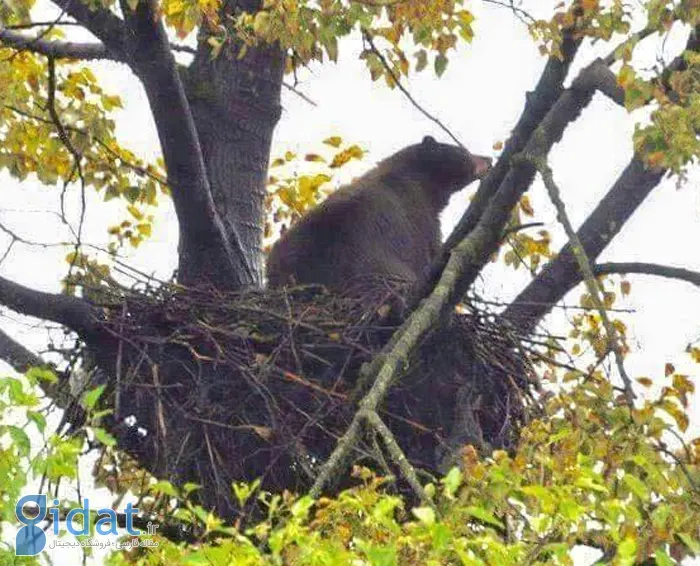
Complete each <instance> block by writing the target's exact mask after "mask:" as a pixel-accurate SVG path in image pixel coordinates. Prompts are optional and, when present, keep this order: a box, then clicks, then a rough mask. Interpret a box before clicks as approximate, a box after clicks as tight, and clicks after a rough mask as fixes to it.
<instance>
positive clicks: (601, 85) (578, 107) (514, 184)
mask: <svg viewBox="0 0 700 566" xmlns="http://www.w3.org/2000/svg"><path fill="white" fill-rule="evenodd" d="M596 91H601V92H603V93H604V94H606V95H608V96H611V97H612V98H613V99H614V101H615V102H616V103H622V101H623V99H624V91H623V90H622V89H621V88H620V87H619V86H618V85H617V82H616V79H615V75H614V74H613V73H612V72H611V71H610V70H609V69H608V67H607V66H606V65H605V64H604V63H603V62H602V61H601V60H596V61H594V62H593V63H591V64H590V65H589V66H588V67H586V68H585V69H584V70H583V71H581V73H580V74H579V75H578V76H577V77H576V79H575V80H574V82H573V83H572V85H571V87H570V88H568V89H566V90H565V91H564V92H563V93H562V94H561V96H560V97H559V99H558V100H557V101H556V103H555V104H554V106H553V107H552V108H551V110H550V111H549V112H548V113H547V115H546V116H545V117H544V119H543V120H542V121H541V123H540V124H539V125H538V126H537V128H536V129H535V131H534V132H533V133H532V135H531V136H530V139H529V140H528V142H527V144H526V145H525V147H524V149H523V151H522V153H523V154H525V155H528V156H541V157H545V156H547V155H548V154H549V152H550V150H551V149H552V147H553V146H554V144H555V143H557V142H558V141H559V140H560V139H561V138H562V136H563V134H564V131H565V130H566V128H567V127H568V126H569V124H571V123H572V122H573V121H574V120H576V119H577V118H578V117H579V115H580V114H581V112H582V111H583V109H584V108H585V107H586V106H588V104H589V103H590V101H591V99H592V98H593V95H594V93H595V92H596ZM535 174H536V168H535V166H534V165H533V164H532V163H531V162H530V161H528V160H523V159H511V168H510V170H509V171H508V173H507V174H506V176H505V178H504V179H503V182H502V183H501V186H500V187H499V189H498V191H497V192H496V194H495V195H494V196H493V197H492V198H491V199H490V201H489V202H488V204H487V206H486V208H485V209H484V212H483V213H482V216H481V218H480V219H479V221H478V222H477V223H476V225H475V226H474V228H473V229H472V230H471V231H470V232H469V236H468V238H469V237H471V235H472V233H476V232H478V234H476V235H475V240H479V241H480V245H483V246H484V249H483V250H481V251H479V253H478V254H477V255H478V258H479V260H478V262H476V263H472V264H471V265H468V266H465V269H464V270H463V272H462V273H461V274H460V280H459V282H458V283H457V285H456V286H455V289H454V292H455V293H457V295H458V296H459V297H461V296H462V295H463V294H464V293H465V292H466V290H467V289H468V288H469V287H470V286H471V284H472V283H474V281H475V280H476V278H477V276H478V275H479V273H480V272H481V269H482V268H483V267H484V265H485V264H486V262H487V261H488V259H489V257H490V256H491V254H493V253H494V252H495V251H496V250H497V249H498V246H499V244H500V242H501V240H502V234H503V229H504V227H505V225H506V224H507V222H508V220H509V218H510V214H511V211H512V210H513V207H515V205H516V204H517V203H518V201H519V200H520V197H521V196H522V195H523V194H524V193H525V192H526V191H527V190H528V188H529V187H530V185H531V184H532V181H533V180H534V177H535ZM468 238H467V239H468ZM463 241H464V240H463ZM445 249H448V250H449V253H450V254H452V253H453V252H454V249H455V248H452V249H450V248H449V241H448V243H447V244H446V246H445ZM482 251H483V252H484V253H482ZM474 259H476V257H475V258H474Z"/></svg>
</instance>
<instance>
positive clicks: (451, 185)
mask: <svg viewBox="0 0 700 566" xmlns="http://www.w3.org/2000/svg"><path fill="white" fill-rule="evenodd" d="M489 165H490V160H489V159H488V158H484V157H479V156H475V155H471V154H470V153H468V152H467V151H466V150H464V149H462V148H460V147H457V146H453V145H448V144H442V143H438V142H436V141H435V140H434V139H433V138H431V137H426V138H425V139H423V141H422V142H421V143H419V144H415V145H411V146H408V147H406V148H404V149H402V150H401V151H399V152H397V153H395V154H394V155H392V156H391V157H388V158H387V159H385V160H384V161H382V162H381V163H379V165H377V167H375V168H374V169H372V170H371V171H369V172H368V173H366V174H365V175H363V176H362V177H360V178H359V179H356V180H355V181H353V182H352V183H350V184H349V185H346V186H345V187H342V188H341V189H339V190H338V191H337V192H336V193H334V194H332V195H331V196H330V197H328V199H326V200H325V201H324V202H323V203H321V204H320V205H319V206H318V207H316V208H315V209H314V210H312V211H311V212H310V213H309V214H307V215H306V216H305V217H304V218H302V219H301V220H299V221H298V222H297V223H296V224H295V225H294V227H293V228H291V229H290V230H289V231H287V232H286V233H285V234H284V235H283V236H282V238H280V240H279V241H278V242H277V243H276V244H275V245H274V247H273V248H272V251H271V252H270V255H269V257H268V259H267V276H268V281H269V284H270V285H272V286H281V285H289V284H307V283H318V284H322V285H326V286H327V287H328V288H329V289H332V290H334V291H343V290H346V289H348V287H349V286H351V285H353V284H354V283H356V282H357V281H358V280H361V279H364V278H373V279H375V278H384V279H394V280H401V281H408V282H414V281H416V280H417V279H418V278H419V277H420V276H421V275H422V274H423V273H424V271H425V270H426V269H427V268H428V267H429V266H430V263H431V261H432V260H433V258H434V257H435V255H436V254H437V252H438V251H439V249H440V219H439V214H440V211H441V210H442V209H443V208H444V207H445V205H446V204H447V201H448V200H449V198H450V195H452V194H453V193H454V192H456V191H458V190H460V189H462V188H463V187H465V186H466V185H468V184H469V183H471V182H472V181H473V180H474V179H476V178H479V177H481V176H483V174H484V173H485V172H486V171H487V170H488V167H489Z"/></svg>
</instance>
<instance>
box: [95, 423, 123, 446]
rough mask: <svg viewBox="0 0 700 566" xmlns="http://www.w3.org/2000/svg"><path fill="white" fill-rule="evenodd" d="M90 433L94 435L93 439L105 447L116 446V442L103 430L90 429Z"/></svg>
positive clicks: (97, 428)
mask: <svg viewBox="0 0 700 566" xmlns="http://www.w3.org/2000/svg"><path fill="white" fill-rule="evenodd" d="M92 432H93V433H94V434H95V438H96V439H97V440H98V441H99V442H100V443H102V444H104V445H105V446H116V444H117V440H116V439H115V438H114V437H113V436H112V435H111V434H109V433H108V432H107V431H106V430H105V429H103V428H100V427H95V428H93V429H92Z"/></svg>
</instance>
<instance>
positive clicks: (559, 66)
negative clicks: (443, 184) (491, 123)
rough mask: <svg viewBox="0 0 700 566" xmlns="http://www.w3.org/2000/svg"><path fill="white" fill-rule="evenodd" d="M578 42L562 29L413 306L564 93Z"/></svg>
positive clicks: (435, 279) (437, 275) (426, 290)
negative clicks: (556, 48)
mask: <svg viewBox="0 0 700 566" xmlns="http://www.w3.org/2000/svg"><path fill="white" fill-rule="evenodd" d="M580 45H581V40H580V39H575V38H574V33H573V30H568V31H565V32H564V35H563V40H562V45H561V54H562V56H561V58H558V57H554V56H552V57H550V58H549V60H548V61H547V64H546V65H545V68H544V70H543V71H542V75H540V79H539V81H538V82H537V85H536V86H535V89H534V90H533V91H531V92H528V93H527V94H526V99H525V108H524V109H523V112H522V114H521V115H520V118H519V119H518V122H517V124H516V125H515V128H514V129H513V131H512V133H511V136H510V138H509V139H508V140H507V141H506V144H505V147H504V149H503V152H502V153H501V155H500V157H499V158H498V161H497V162H496V163H495V165H494V166H493V167H492V168H491V170H490V171H489V172H488V174H487V175H486V176H485V177H484V179H483V180H482V181H481V184H480V185H479V188H478V189H477V192H476V194H475V195H474V198H473V199H472V201H471V204H470V205H469V208H468V209H467V211H466V212H465V214H464V216H462V218H461V219H460V221H459V223H458V224H457V226H456V227H455V229H454V230H453V231H452V233H451V234H450V236H449V237H448V238H447V241H446V242H445V245H444V246H443V247H442V253H441V254H440V255H439V256H438V258H437V259H436V260H435V262H434V264H433V265H432V266H431V268H430V271H429V273H428V276H427V277H426V279H425V281H423V282H421V283H420V285H419V287H418V288H417V291H416V293H415V297H414V299H413V301H412V303H413V305H414V306H415V304H417V302H418V301H419V300H420V299H421V298H423V297H425V296H427V295H428V294H429V293H430V291H431V289H432V288H433V286H434V285H435V282H436V281H437V280H438V279H439V277H440V273H441V272H442V270H443V268H444V267H445V265H446V264H447V261H448V258H449V254H450V250H452V248H454V247H455V246H456V245H457V244H458V243H459V242H460V241H462V240H463V239H464V238H465V237H466V236H467V234H469V232H471V231H472V230H473V229H474V227H475V226H476V224H477V222H479V219H480V218H481V216H482V215H483V214H484V211H485V210H486V207H487V206H488V203H489V201H490V200H491V198H493V196H494V195H495V194H496V191H498V189H499V187H500V186H501V184H502V183H503V180H504V179H505V177H506V175H507V174H508V172H509V171H510V167H511V160H512V158H513V156H515V155H516V154H518V153H519V152H521V151H522V150H523V148H524V147H525V144H526V143H527V141H528V139H530V136H531V135H532V133H533V132H534V131H535V130H536V129H537V127H538V126H539V125H540V123H541V122H542V120H543V119H544V118H545V116H546V115H547V113H548V112H549V111H550V110H551V108H552V107H553V106H554V104H555V103H556V101H557V100H558V99H559V97H560V96H561V94H562V92H564V86H563V84H564V80H565V79H566V76H567V74H568V73H569V68H570V67H571V63H572V62H573V60H574V57H575V56H576V53H577V52H578V49H579V46H580Z"/></svg>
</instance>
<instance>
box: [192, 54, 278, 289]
mask: <svg viewBox="0 0 700 566" xmlns="http://www.w3.org/2000/svg"><path fill="white" fill-rule="evenodd" d="M283 74H284V53H283V52H282V51H281V50H280V49H279V48H277V47H275V46H273V47H268V46H261V47H256V48H248V50H247V52H246V54H245V56H244V57H243V58H241V59H239V58H238V56H237V54H236V47H235V46H233V47H231V48H230V49H225V50H224V51H222V53H221V54H220V55H219V56H218V57H217V58H216V59H212V57H211V55H210V49H209V46H208V45H206V44H200V45H199V48H198V50H197V54H196V56H195V59H194V61H193V63H192V65H191V66H190V68H189V69H188V71H187V73H186V75H187V83H186V84H187V85H188V89H187V94H188V99H189V101H190V107H191V108H192V112H193V115H194V119H195V124H196V127H197V133H198V134H199V140H200V145H201V148H202V153H203V156H204V161H205V164H206V169H207V174H208V177H209V182H210V188H211V192H212V196H213V198H214V202H215V204H216V209H217V211H218V213H219V216H220V218H221V220H222V222H223V225H224V230H225V232H226V234H227V236H228V238H229V240H230V241H231V242H233V243H234V245H235V246H238V248H239V249H238V250H237V251H238V253H240V254H242V257H243V259H244V263H245V269H246V276H247V277H248V278H249V283H250V284H253V285H256V286H261V285H262V281H263V267H262V236H263V225H264V200H265V192H266V184H267V167H268V163H269V159H270V147H271V143H272V135H273V132H274V128H275V126H276V124H277V122H278V120H279V117H280V114H281V103H280V92H281V89H282V77H283ZM200 244H201V247H202V251H203V252H205V251H206V248H207V246H208V245H209V243H208V242H206V241H203V242H200ZM208 255H210V254H206V253H204V254H203V257H204V258H206V257H207V256H208ZM188 261H189V262H191V263H193V264H194V263H196V264H197V265H199V267H196V266H194V265H185V266H184V267H185V268H186V269H195V270H203V271H205V270H206V269H211V266H208V265H207V264H203V265H200V264H201V263H202V255H198V256H196V257H192V258H190V260H188Z"/></svg>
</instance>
